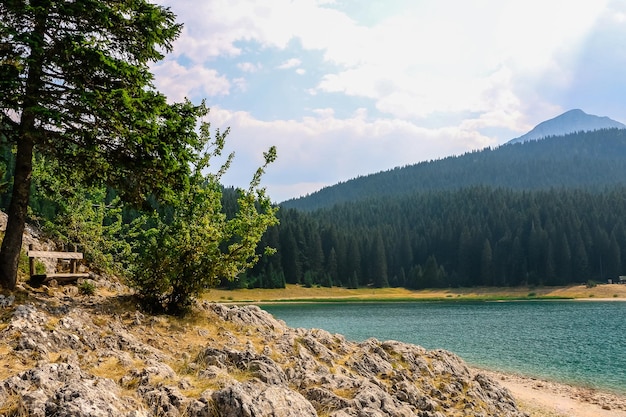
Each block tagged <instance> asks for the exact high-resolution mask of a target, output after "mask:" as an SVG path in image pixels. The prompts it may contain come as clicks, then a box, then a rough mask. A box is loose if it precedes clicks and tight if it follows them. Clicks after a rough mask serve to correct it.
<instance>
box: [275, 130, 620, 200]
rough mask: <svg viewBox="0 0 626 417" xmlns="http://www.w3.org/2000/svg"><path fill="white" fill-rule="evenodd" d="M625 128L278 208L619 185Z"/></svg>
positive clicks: (422, 167)
mask: <svg viewBox="0 0 626 417" xmlns="http://www.w3.org/2000/svg"><path fill="white" fill-rule="evenodd" d="M625 179H626V129H615V128H613V129H601V130H595V131H589V132H577V133H571V134H568V135H564V136H556V137H548V138H546V139H543V140H535V141H527V142H519V143H513V144H505V145H502V146H499V147H497V148H494V149H491V148H485V149H483V150H479V151H472V152H467V153H465V154H463V155H459V156H450V157H446V158H443V159H439V160H434V161H425V162H420V163H417V164H413V165H408V166H404V167H398V168H394V169H392V170H389V171H383V172H378V173H375V174H370V175H368V176H362V177H358V178H355V179H352V180H350V181H346V182H342V183H339V184H336V185H333V186H330V187H325V188H322V189H321V190H319V191H317V192H315V193H312V194H309V195H308V196H305V197H301V198H299V199H293V200H288V201H285V202H283V203H281V207H285V208H295V209H301V210H305V211H312V210H316V209H319V208H326V207H330V206H333V205H335V204H341V203H345V202H350V201H351V202H354V201H362V200H365V199H369V198H379V197H385V198H392V197H398V196H403V195H408V194H413V193H417V192H425V191H437V190H458V189H461V188H464V187H472V186H488V187H499V188H509V189H516V190H537V189H550V188H563V187H565V188H591V189H600V188H603V187H605V186H613V185H621V184H624V182H625Z"/></svg>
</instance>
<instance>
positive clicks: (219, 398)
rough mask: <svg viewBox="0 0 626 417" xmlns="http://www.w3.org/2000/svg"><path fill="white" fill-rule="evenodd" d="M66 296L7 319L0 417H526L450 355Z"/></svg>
mask: <svg viewBox="0 0 626 417" xmlns="http://www.w3.org/2000/svg"><path fill="white" fill-rule="evenodd" d="M97 284H98V283H97ZM98 285H100V287H102V286H103V284H102V283H99V284H98ZM101 290H102V291H101V292H103V291H105V290H106V288H101ZM67 291H69V290H68V289H63V288H57V289H46V288H44V289H43V290H41V292H37V293H32V294H29V295H28V296H26V297H24V296H18V297H17V298H18V300H19V299H20V298H25V299H24V300H22V301H15V302H14V303H11V305H10V306H5V307H2V309H1V310H0V314H1V316H0V317H2V320H1V321H0V341H1V342H0V357H2V358H3V359H1V360H0V416H13V415H20V416H21V415H29V416H41V417H44V416H49V415H54V416H60V417H63V416H94V417H95V416H128V417H143V416H145V417H147V416H171V417H176V416H188V417H192V416H199V417H200V416H202V417H204V416H206V417H210V416H211V417H212V416H222V417H230V416H233V417H234V416H250V417H252V416H275V417H279V416H294V417H295V416H329V417H330V416H332V417H348V416H355V417H356V416H394V417H396V416H397V417H400V416H419V417H444V416H445V417H447V416H483V417H488V416H501V417H522V416H525V415H526V414H525V413H524V412H522V411H520V409H519V408H518V407H517V405H516V403H515V400H514V399H513V397H512V396H511V394H510V392H509V391H508V390H507V389H505V388H503V387H502V386H501V385H500V384H499V383H498V382H496V381H494V379H493V378H490V377H489V376H488V375H486V374H485V373H484V372H475V371H473V370H471V369H470V368H468V367H467V366H466V365H465V363H464V362H463V361H462V360H461V359H459V358H458V357H457V356H455V355H453V354H451V353H449V352H445V351H442V350H435V351H427V350H425V349H423V348H421V347H419V346H414V345H410V344H406V343H401V342H396V341H385V342H382V341H378V340H376V339H369V340H366V341H364V342H362V343H354V342H350V341H347V340H346V339H345V338H344V337H343V336H341V335H336V334H335V335H333V334H330V333H328V332H326V331H323V330H315V329H313V330H307V329H292V328H289V327H287V326H286V325H285V323H284V322H282V321H278V320H276V319H275V318H274V317H272V316H271V315H270V314H269V313H267V312H265V311H263V310H261V309H260V308H258V307H256V306H243V307H240V306H225V305H221V304H213V303H203V304H201V305H198V306H197V308H196V311H195V312H194V314H193V317H191V318H188V319H185V320H183V319H174V318H169V317H161V316H147V315H144V314H142V313H140V312H139V311H137V310H136V309H134V306H133V305H132V297H129V296H113V297H111V296H109V297H105V296H96V297H87V296H81V295H76V294H72V296H68V295H67Z"/></svg>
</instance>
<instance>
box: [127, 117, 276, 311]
mask: <svg viewBox="0 0 626 417" xmlns="http://www.w3.org/2000/svg"><path fill="white" fill-rule="evenodd" d="M201 133H202V134H203V135H204V137H208V125H203V126H202V127H201ZM224 137H225V134H223V135H220V134H219V132H218V133H217V135H216V140H215V143H214V150H213V151H212V152H211V153H208V152H203V153H202V154H199V155H198V157H197V160H196V163H195V166H194V169H193V174H192V176H191V177H190V179H189V184H188V186H187V188H186V189H185V190H183V191H181V192H179V193H178V194H177V195H176V196H175V197H174V199H173V200H172V201H171V203H170V204H169V205H168V206H167V207H166V208H165V209H161V210H157V211H155V212H154V213H153V214H152V215H151V216H144V217H142V218H140V219H139V220H138V221H137V222H136V225H135V226H136V227H137V230H138V233H137V239H136V241H135V247H134V249H135V251H136V254H137V258H136V262H134V268H133V269H132V277H131V285H132V286H133V287H134V288H135V289H136V290H137V292H138V294H139V296H140V298H141V299H142V301H143V304H144V306H145V307H146V308H147V309H148V310H149V311H152V312H165V313H169V314H177V315H180V314H184V313H186V312H187V311H188V310H189V307H190V306H191V304H192V302H193V299H194V298H195V297H197V296H198V295H199V294H200V293H201V292H202V291H204V290H205V289H208V288H211V287H215V286H216V285H218V284H219V283H220V281H221V280H223V279H225V280H229V281H232V280H234V279H235V278H236V277H237V276H238V275H239V274H241V273H243V272H244V271H245V270H246V269H248V268H250V267H251V266H253V265H254V264H255V263H256V262H257V260H258V259H259V256H260V255H258V254H257V253H256V246H257V244H258V242H259V241H260V240H261V237H262V236H263V234H264V233H265V230H266V229H267V228H268V227H269V226H271V225H274V224H276V223H277V222H278V220H277V219H276V215H275V213H276V210H277V208H275V207H272V205H271V202H270V199H269V198H268V197H267V196H266V195H265V191H264V190H263V189H260V188H259V183H260V179H261V175H262V174H263V172H264V168H265V166H266V165H267V164H269V163H270V162H272V161H273V160H274V159H275V157H276V151H275V149H274V148H271V149H270V151H269V152H267V153H266V154H265V165H264V166H263V167H261V168H259V169H258V170H257V173H256V174H255V176H254V178H253V179H252V181H251V183H250V188H249V189H248V190H240V191H239V197H238V199H237V205H238V207H237V211H236V213H234V214H233V215H232V217H230V218H228V217H227V215H226V214H225V213H224V210H223V207H222V187H221V185H220V183H219V180H220V178H221V175H222V174H223V173H224V172H225V171H226V170H227V168H228V166H229V165H230V161H231V160H232V155H231V156H230V157H229V158H228V160H227V162H226V163H225V164H224V165H223V166H222V167H221V169H220V170H219V171H218V173H217V174H215V175H213V174H205V172H206V171H207V169H208V167H209V161H210V158H211V157H213V156H218V155H220V154H221V150H222V148H223V144H224ZM270 252H271V251H270V250H268V251H267V253H270Z"/></svg>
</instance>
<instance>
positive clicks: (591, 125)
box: [508, 109, 626, 144]
mask: <svg viewBox="0 0 626 417" xmlns="http://www.w3.org/2000/svg"><path fill="white" fill-rule="evenodd" d="M613 128H616V129H626V125H624V124H622V123H620V122H617V121H615V120H613V119H610V118H608V117H599V116H594V115H592V114H587V113H585V112H584V111H582V110H580V109H574V110H570V111H568V112H565V113H563V114H561V115H560V116H557V117H555V118H553V119H550V120H546V121H545V122H542V123H539V124H538V125H537V126H535V128H534V129H532V130H531V131H530V132H528V133H526V134H525V135H522V136H520V137H519V138H515V139H513V140H511V141H509V142H508V143H509V144H511V143H519V142H526V141H529V140H538V139H543V138H545V137H548V136H563V135H567V134H569V133H575V132H585V131H594V130H600V129H613Z"/></svg>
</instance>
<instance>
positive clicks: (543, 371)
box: [261, 301, 626, 394]
mask: <svg viewBox="0 0 626 417" xmlns="http://www.w3.org/2000/svg"><path fill="white" fill-rule="evenodd" d="M261 307H262V308H263V309H264V310H266V311H268V312H270V313H272V314H273V315H274V316H275V317H276V318H279V319H281V320H284V321H285V322H286V323H287V325H288V326H290V327H304V328H320V329H324V330H327V331H329V332H331V333H341V334H343V335H345V336H346V337H347V338H348V339H349V340H354V341H362V340H365V339H367V338H369V337H375V338H377V339H379V340H390V339H393V340H399V341H403V342H408V343H413V344H417V345H420V346H423V347H425V348H427V349H446V350H449V351H451V352H454V353H456V354H457V355H459V356H461V357H462V358H463V359H464V360H465V361H466V362H467V363H468V364H470V365H474V366H478V367H483V368H489V369H494V370H501V371H505V372H514V373H519V374H523V375H526V376H534V377H540V378H544V379H550V380H554V381H559V382H565V383H570V384H574V385H582V386H589V387H594V388H598V389H602V390H609V391H614V392H618V393H621V394H626V302H619V301H616V302H603V301H593V302H592V301H521V302H406V303H392V302H387V303H320V304H318V303H311V304H275V305H262V306H261Z"/></svg>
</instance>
